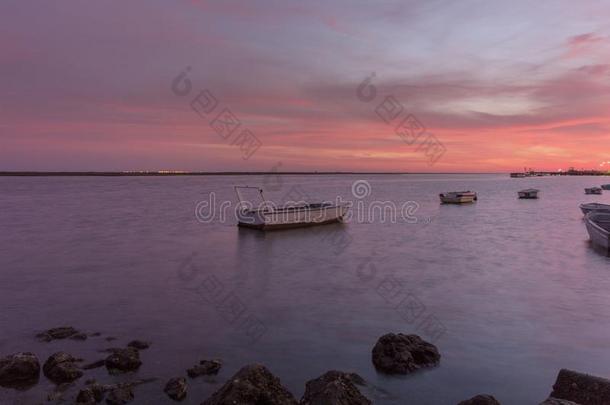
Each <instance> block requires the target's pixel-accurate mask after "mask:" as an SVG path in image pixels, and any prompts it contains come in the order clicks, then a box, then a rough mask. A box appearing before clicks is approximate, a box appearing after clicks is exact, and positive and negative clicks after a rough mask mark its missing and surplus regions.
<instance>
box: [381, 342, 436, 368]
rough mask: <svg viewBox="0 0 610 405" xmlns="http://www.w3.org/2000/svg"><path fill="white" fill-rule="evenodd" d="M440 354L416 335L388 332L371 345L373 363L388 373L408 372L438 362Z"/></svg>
mask: <svg viewBox="0 0 610 405" xmlns="http://www.w3.org/2000/svg"><path fill="white" fill-rule="evenodd" d="M440 358H441V355H440V354H439V353H438V349H437V348H436V346H434V345H433V344H432V343H428V342H426V341H425V340H423V339H422V338H420V337H419V336H417V335H405V334H402V333H398V334H394V333H388V334H387V335H383V336H382V337H380V338H379V340H378V341H377V343H376V344H375V347H373V364H374V365H375V368H377V370H379V371H382V372H384V373H388V374H409V373H412V372H414V371H416V370H419V369H421V368H424V367H433V366H436V365H438V364H439V361H440Z"/></svg>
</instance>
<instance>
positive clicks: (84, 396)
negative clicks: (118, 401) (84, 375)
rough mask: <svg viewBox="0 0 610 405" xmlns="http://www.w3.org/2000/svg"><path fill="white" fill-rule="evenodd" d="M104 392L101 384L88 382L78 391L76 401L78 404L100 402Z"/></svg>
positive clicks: (89, 404) (90, 404)
mask: <svg viewBox="0 0 610 405" xmlns="http://www.w3.org/2000/svg"><path fill="white" fill-rule="evenodd" d="M105 392H106V389H105V387H104V386H103V385H101V384H98V383H93V384H88V385H87V387H85V388H83V389H82V390H80V391H79V392H78V395H77V396H76V403H77V404H78V405H92V404H95V403H98V402H101V401H102V399H104V394H105Z"/></svg>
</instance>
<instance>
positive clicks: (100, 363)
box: [82, 360, 106, 370]
mask: <svg viewBox="0 0 610 405" xmlns="http://www.w3.org/2000/svg"><path fill="white" fill-rule="evenodd" d="M105 364H106V360H98V361H94V362H93V363H89V364H85V365H84V366H83V367H82V369H83V370H91V369H94V368H100V367H103V366H104V365H105Z"/></svg>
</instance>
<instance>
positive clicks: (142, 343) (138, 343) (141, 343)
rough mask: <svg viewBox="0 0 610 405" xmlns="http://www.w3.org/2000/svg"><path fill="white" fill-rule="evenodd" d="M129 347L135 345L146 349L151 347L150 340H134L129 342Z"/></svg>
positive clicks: (139, 348) (140, 348)
mask: <svg viewBox="0 0 610 405" xmlns="http://www.w3.org/2000/svg"><path fill="white" fill-rule="evenodd" d="M127 347H133V348H134V349H138V350H144V349H148V348H149V347H150V342H145V341H143V340H132V341H131V342H129V343H127Z"/></svg>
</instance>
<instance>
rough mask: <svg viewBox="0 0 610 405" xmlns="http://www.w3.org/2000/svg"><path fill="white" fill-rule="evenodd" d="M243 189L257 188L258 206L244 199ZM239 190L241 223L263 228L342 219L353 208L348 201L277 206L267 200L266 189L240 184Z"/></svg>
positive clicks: (245, 225)
mask: <svg viewBox="0 0 610 405" xmlns="http://www.w3.org/2000/svg"><path fill="white" fill-rule="evenodd" d="M243 189H253V190H256V191H257V192H258V193H259V195H260V198H261V200H262V203H261V204H260V205H259V206H258V207H254V206H253V205H252V204H247V200H244V199H243V198H242V195H241V193H240V190H243ZM235 192H236V194H237V198H238V199H239V203H240V205H241V207H242V209H240V210H239V211H238V221H237V225H238V226H240V227H246V228H254V229H260V230H263V231H270V230H275V229H287V228H300V227H306V226H313V225H323V224H329V223H333V222H341V221H342V220H343V217H344V216H345V215H346V214H347V211H348V209H349V206H348V205H347V204H333V203H330V202H322V203H307V202H304V201H300V202H295V203H289V204H286V205H284V206H281V207H276V206H275V205H274V204H273V203H271V202H268V201H267V200H265V197H264V196H263V190H262V189H260V188H258V187H251V186H236V187H235Z"/></svg>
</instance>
